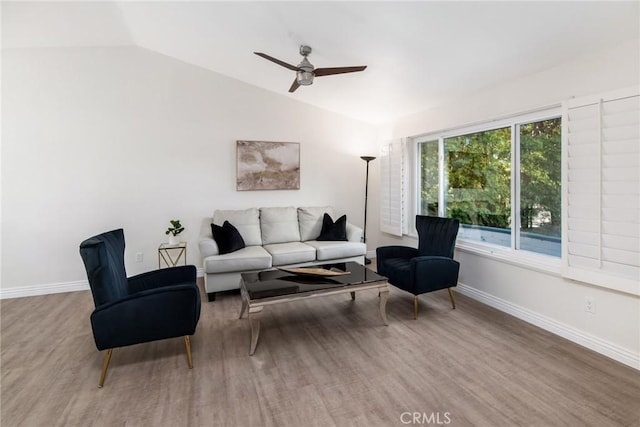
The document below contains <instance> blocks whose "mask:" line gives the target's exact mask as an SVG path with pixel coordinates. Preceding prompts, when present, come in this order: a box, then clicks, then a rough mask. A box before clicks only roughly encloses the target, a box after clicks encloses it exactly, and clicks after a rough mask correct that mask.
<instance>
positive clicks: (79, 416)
mask: <svg viewBox="0 0 640 427" xmlns="http://www.w3.org/2000/svg"><path fill="white" fill-rule="evenodd" d="M456 297H457V298H456V302H457V308H456V310H452V309H451V306H450V305H449V298H448V295H447V292H446V291H441V292H436V293H433V294H429V295H426V296H422V297H421V298H420V300H421V303H420V316H419V318H418V320H417V321H414V320H413V305H412V304H413V297H412V296H411V295H409V294H406V293H404V292H401V291H399V290H397V289H395V288H392V289H391V295H390V298H389V304H388V307H387V309H388V316H389V322H390V324H389V326H388V327H385V326H383V324H382V321H381V319H380V316H379V313H378V309H377V303H378V297H377V293H376V292H375V291H363V292H360V293H358V294H357V296H356V300H355V301H351V298H350V296H349V294H345V295H337V296H333V297H326V298H316V299H312V300H306V301H299V302H296V303H290V304H282V305H275V306H271V307H267V308H265V313H264V315H263V318H262V331H261V335H260V342H259V343H258V347H257V350H256V354H255V355H254V356H252V357H250V356H249V355H248V350H249V325H248V321H247V320H246V318H245V319H242V320H238V319H237V315H238V313H239V309H240V297H239V295H223V296H220V297H219V298H218V300H217V301H215V302H213V303H208V302H203V306H202V315H201V318H200V323H199V325H198V329H197V332H196V334H195V335H194V336H193V337H192V339H191V343H192V350H193V361H194V368H193V370H189V369H188V368H187V364H186V356H185V351H184V345H183V340H182V339H181V338H176V339H172V340H165V341H160V342H155V343H148V344H142V345H136V346H132V347H127V348H121V349H116V350H114V352H113V358H112V360H111V366H110V369H109V372H108V374H107V379H106V382H105V387H104V388H103V389H98V388H97V382H98V377H99V374H100V369H101V364H102V361H103V357H104V354H103V353H99V352H98V351H97V350H96V348H95V345H94V343H93V337H92V334H91V328H90V325H89V314H90V313H91V311H92V309H93V304H92V299H91V295H90V293H89V292H88V291H85V292H75V293H68V294H57V295H47V296H41V297H30V298H21V299H11V300H2V301H1V302H0V315H1V321H2V325H1V343H0V345H1V353H0V354H1V383H0V385H1V409H0V415H1V417H0V424H1V425H2V426H3V427H4V426H101V425H105V426H115V425H121V426H296V427H297V426H323V427H324V426H402V425H407V424H403V422H402V421H403V420H404V421H407V420H409V419H410V418H408V416H407V415H405V416H404V417H405V418H403V419H401V416H402V414H403V413H404V412H411V413H413V412H418V413H421V414H422V413H424V414H426V416H430V415H431V414H432V413H433V414H435V415H434V416H437V414H438V413H439V414H440V418H439V420H440V421H441V422H445V421H447V420H449V419H450V421H451V422H450V424H448V425H451V426H600V427H601V426H640V372H638V371H635V370H633V369H631V368H629V367H626V366H624V365H621V364H619V363H617V362H615V361H612V360H610V359H607V358H605V357H604V356H601V355H599V354H596V353H594V352H592V351H589V350H587V349H584V348H582V347H580V346H578V345H575V344H573V343H571V342H569V341H566V340H564V339H562V338H559V337H557V336H554V335H552V334H551V333H548V332H545V331H543V330H541V329H538V328H536V327H534V326H531V325H529V324H527V323H525V322H522V321H520V320H518V319H515V318H513V317H511V316H509V315H507V314H504V313H501V312H499V311H497V310H494V309H492V308H490V307H487V306H485V305H482V304H480V303H478V302H476V301H474V300H471V299H469V298H465V297H464V296H461V295H456ZM445 413H447V414H445ZM422 421H423V424H422V425H429V424H428V423H426V422H424V421H425V419H423V420H422ZM426 421H428V420H426ZM435 421H436V419H435V418H433V419H432V423H431V425H435ZM414 425H415V424H414Z"/></svg>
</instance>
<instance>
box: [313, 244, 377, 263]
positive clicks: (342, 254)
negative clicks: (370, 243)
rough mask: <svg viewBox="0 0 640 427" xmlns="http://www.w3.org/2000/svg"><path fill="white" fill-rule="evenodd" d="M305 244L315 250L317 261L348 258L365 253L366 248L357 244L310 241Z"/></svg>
mask: <svg viewBox="0 0 640 427" xmlns="http://www.w3.org/2000/svg"><path fill="white" fill-rule="evenodd" d="M305 243H306V244H307V245H309V246H313V247H314V248H316V259H317V260H318V261H328V260H332V259H338V258H348V257H353V256H360V255H365V254H366V253H367V246H366V245H365V244H364V243H358V242H319V241H317V240H312V241H310V242H305Z"/></svg>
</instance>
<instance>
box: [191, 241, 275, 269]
mask: <svg viewBox="0 0 640 427" xmlns="http://www.w3.org/2000/svg"><path fill="white" fill-rule="evenodd" d="M267 268H271V255H269V253H268V252H267V251H265V250H264V249H263V248H262V246H247V247H246V248H243V249H240V250H237V251H235V252H232V253H230V254H224V255H213V256H210V257H208V258H205V259H204V270H205V272H206V273H208V274H210V273H228V272H235V271H250V270H264V269H267Z"/></svg>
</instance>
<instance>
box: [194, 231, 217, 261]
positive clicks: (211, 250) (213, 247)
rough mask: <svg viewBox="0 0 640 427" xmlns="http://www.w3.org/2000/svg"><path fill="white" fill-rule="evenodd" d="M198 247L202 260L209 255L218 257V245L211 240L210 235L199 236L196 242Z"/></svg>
mask: <svg viewBox="0 0 640 427" xmlns="http://www.w3.org/2000/svg"><path fill="white" fill-rule="evenodd" d="M198 247H199V248H200V255H201V256H202V259H204V258H206V257H209V256H211V255H220V249H218V244H217V243H216V241H215V240H213V236H212V235H211V234H209V235H208V236H201V237H200V240H198Z"/></svg>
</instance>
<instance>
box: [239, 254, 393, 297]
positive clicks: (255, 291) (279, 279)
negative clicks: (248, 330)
mask: <svg viewBox="0 0 640 427" xmlns="http://www.w3.org/2000/svg"><path fill="white" fill-rule="evenodd" d="M314 267H315V268H323V269H325V270H331V271H340V272H348V273H349V274H343V275H339V276H328V277H325V276H313V275H306V274H305V275H301V274H294V273H290V272H287V271H283V270H266V271H261V272H257V273H242V281H243V283H244V288H245V289H246V291H247V293H248V294H249V299H250V300H259V299H263V298H271V297H278V296H284V295H293V294H302V293H306V292H313V291H320V290H329V289H338V288H340V287H348V286H353V285H360V284H366V283H374V282H381V281H384V282H386V280H387V279H386V278H385V277H384V276H380V275H379V274H377V273H376V272H374V271H372V270H369V269H368V268H366V267H365V266H363V265H361V264H358V263H357V262H346V263H344V262H343V263H337V264H323V265H316V266H314Z"/></svg>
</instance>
